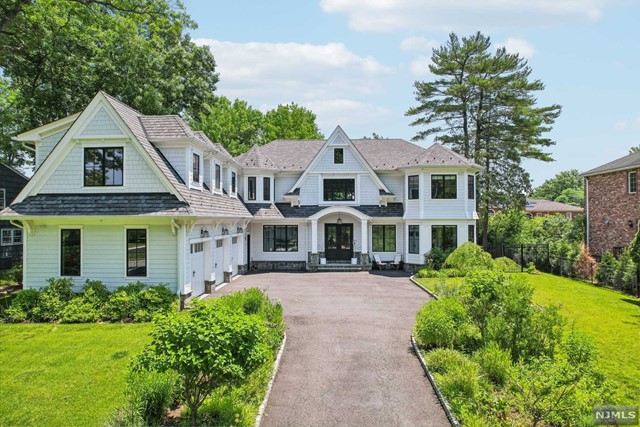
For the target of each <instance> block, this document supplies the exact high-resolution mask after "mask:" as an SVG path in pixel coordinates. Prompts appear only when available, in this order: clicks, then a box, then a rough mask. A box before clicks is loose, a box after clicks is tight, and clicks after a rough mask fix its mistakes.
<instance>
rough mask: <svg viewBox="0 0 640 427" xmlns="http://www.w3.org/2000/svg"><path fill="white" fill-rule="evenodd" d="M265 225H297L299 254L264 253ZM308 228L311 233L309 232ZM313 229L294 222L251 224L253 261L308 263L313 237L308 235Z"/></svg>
mask: <svg viewBox="0 0 640 427" xmlns="http://www.w3.org/2000/svg"><path fill="white" fill-rule="evenodd" d="M264 225H297V226H298V252H264V251H263V248H264V246H263V240H262V227H263V226H264ZM307 228H308V229H309V231H307ZM310 231H311V227H310V226H309V227H307V225H306V224H305V223H300V222H292V221H278V222H269V223H262V222H255V221H254V222H252V223H251V259H252V260H253V261H307V253H308V252H309V242H310V241H311V237H310V236H309V235H308V233H309V232H310Z"/></svg>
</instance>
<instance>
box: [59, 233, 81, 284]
mask: <svg viewBox="0 0 640 427" xmlns="http://www.w3.org/2000/svg"><path fill="white" fill-rule="evenodd" d="M81 258H82V230H81V229H79V228H63V229H61V230H60V275H61V276H80V272H81V263H82V260H81Z"/></svg>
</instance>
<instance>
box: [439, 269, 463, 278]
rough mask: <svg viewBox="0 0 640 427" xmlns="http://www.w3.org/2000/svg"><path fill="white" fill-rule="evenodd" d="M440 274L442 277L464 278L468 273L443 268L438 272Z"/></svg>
mask: <svg viewBox="0 0 640 427" xmlns="http://www.w3.org/2000/svg"><path fill="white" fill-rule="evenodd" d="M440 273H442V275H443V276H444V277H449V278H451V277H464V276H466V275H467V273H468V271H467V270H461V269H459V268H443V269H442V270H440Z"/></svg>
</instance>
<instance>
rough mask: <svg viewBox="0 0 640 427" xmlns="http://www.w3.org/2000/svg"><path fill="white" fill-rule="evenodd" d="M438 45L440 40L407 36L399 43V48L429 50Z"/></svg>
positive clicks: (409, 50) (417, 50)
mask: <svg viewBox="0 0 640 427" xmlns="http://www.w3.org/2000/svg"><path fill="white" fill-rule="evenodd" d="M438 46H440V42H437V41H435V40H427V39H425V38H424V37H407V38H406V39H404V40H402V42H401V43H400V49H402V50H404V51H406V52H412V51H414V52H431V50H432V49H434V48H436V47H438Z"/></svg>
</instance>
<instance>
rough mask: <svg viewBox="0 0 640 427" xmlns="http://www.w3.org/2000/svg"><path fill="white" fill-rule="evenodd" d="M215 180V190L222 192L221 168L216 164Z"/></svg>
mask: <svg viewBox="0 0 640 427" xmlns="http://www.w3.org/2000/svg"><path fill="white" fill-rule="evenodd" d="M215 178H216V184H215V185H216V188H217V189H218V190H222V167H221V166H220V165H219V164H217V163H216V173H215Z"/></svg>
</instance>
